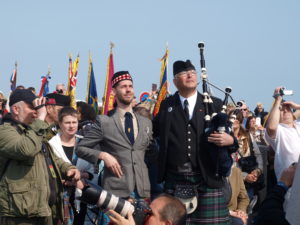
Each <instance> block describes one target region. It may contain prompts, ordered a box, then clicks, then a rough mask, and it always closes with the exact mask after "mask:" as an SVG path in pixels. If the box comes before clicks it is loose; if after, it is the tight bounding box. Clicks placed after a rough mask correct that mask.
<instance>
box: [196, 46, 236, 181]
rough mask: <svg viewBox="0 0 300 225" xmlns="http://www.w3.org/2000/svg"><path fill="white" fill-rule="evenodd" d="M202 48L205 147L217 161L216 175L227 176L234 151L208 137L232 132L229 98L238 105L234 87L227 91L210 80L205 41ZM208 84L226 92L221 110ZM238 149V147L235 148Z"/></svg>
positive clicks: (228, 88) (200, 48)
mask: <svg viewBox="0 0 300 225" xmlns="http://www.w3.org/2000/svg"><path fill="white" fill-rule="evenodd" d="M198 48H199V50H200V65H201V79H202V89H203V103H204V110H205V116H204V128H205V134H204V140H205V148H206V149H207V150H208V152H209V154H210V156H211V158H212V160H213V161H214V162H216V169H215V175H216V176H222V177H226V176H229V174H230V171H231V166H232V163H233V159H232V157H231V153H232V152H233V151H234V150H233V149H232V148H229V147H228V146H224V147H220V146H217V145H216V144H214V143H210V142H208V137H209V136H210V135H211V134H212V133H215V132H217V133H228V134H231V133H232V122H231V121H230V120H229V117H228V115H227V113H226V109H227V104H228V99H229V98H231V100H232V102H233V104H234V106H237V105H236V103H235V102H234V100H233V98H232V96H231V95H230V93H231V91H232V89H231V88H230V87H227V88H225V91H224V90H222V89H220V88H219V87H217V86H216V85H214V84H212V83H210V82H209V81H208V79H207V78H208V76H207V71H206V67H205V59H204V43H203V42H200V43H199V44H198ZM208 85H210V86H212V87H214V88H216V89H218V90H219V91H221V92H223V93H224V94H225V98H224V100H223V103H222V108H221V111H220V112H216V109H215V106H214V102H213V98H212V97H213V96H212V95H211V92H210V91H209V87H208ZM235 150H236V149H235Z"/></svg>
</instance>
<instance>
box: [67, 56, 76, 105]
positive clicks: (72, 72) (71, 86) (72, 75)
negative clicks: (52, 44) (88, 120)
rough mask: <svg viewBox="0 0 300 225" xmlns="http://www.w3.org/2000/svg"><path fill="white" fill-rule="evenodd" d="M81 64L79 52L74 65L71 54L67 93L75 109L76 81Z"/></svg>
mask: <svg viewBox="0 0 300 225" xmlns="http://www.w3.org/2000/svg"><path fill="white" fill-rule="evenodd" d="M78 66H79V54H78V55H77V57H76V59H75V61H74V63H73V65H72V56H71V55H70V56H69V71H68V78H69V79H68V90H67V95H69V96H70V98H71V104H70V106H72V107H73V108H74V109H76V83H77V74H78Z"/></svg>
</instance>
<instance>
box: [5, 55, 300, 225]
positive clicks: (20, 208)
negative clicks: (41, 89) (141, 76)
mask: <svg viewBox="0 0 300 225" xmlns="http://www.w3.org/2000/svg"><path fill="white" fill-rule="evenodd" d="M173 70H174V79H173V82H174V85H175V86H176V88H177V92H176V93H174V94H171V93H168V98H167V99H166V100H165V101H163V102H162V104H161V108H160V111H159V113H158V115H157V116H156V117H155V118H153V116H152V115H153V114H152V113H153V109H154V106H155V104H156V101H157V95H158V91H153V92H152V93H151V95H150V96H149V98H148V99H147V100H146V101H144V102H140V103H137V102H136V97H135V96H134V87H133V81H132V80H133V78H132V77H131V75H130V74H129V72H128V71H120V72H117V73H115V74H114V76H113V78H112V88H113V93H114V96H115V101H116V104H115V108H114V109H113V110H112V111H110V112H109V113H108V115H109V116H106V115H96V112H95V111H94V109H93V107H91V106H90V105H88V104H87V103H85V102H82V101H79V102H77V108H76V109H74V108H72V107H70V97H69V96H67V95H66V88H65V86H64V84H57V85H56V89H55V91H54V92H53V93H50V94H48V95H47V96H45V97H37V96H36V92H35V89H34V88H33V87H29V88H25V87H24V86H22V85H20V86H18V87H17V89H16V90H15V91H14V92H12V93H11V94H10V95H9V97H8V98H6V97H5V95H4V93H2V92H0V124H1V125H0V164H1V166H0V224H49V225H51V224H54V225H59V224H68V225H69V224H98V225H106V224H118V225H128V224H129V225H133V224H136V220H135V213H134V212H132V211H129V213H128V214H127V215H122V213H121V210H120V209H117V208H116V207H115V206H116V203H113V204H112V205H110V207H109V208H110V210H109V211H107V210H105V209H103V208H102V207H101V204H104V201H109V199H105V200H103V199H101V198H100V196H99V201H98V200H97V201H95V202H94V203H97V204H94V205H91V204H90V203H89V202H85V201H80V196H81V195H82V193H84V191H85V188H86V187H87V186H93V185H98V186H101V187H102V188H104V190H105V191H107V192H108V193H111V194H113V196H115V197H114V198H116V199H117V197H120V198H122V199H125V200H128V201H130V202H132V203H133V204H134V203H136V202H140V201H141V202H144V203H146V204H147V205H148V207H149V213H147V216H145V218H146V217H147V220H145V221H144V224H148V225H152V224H153V225H154V224H233V225H248V224H249V225H251V224H257V225H262V224H264V225H267V224H272V225H276V224H292V225H294V224H297V223H298V222H299V218H298V217H299V216H298V215H297V213H293V212H295V210H296V211H297V210H298V209H299V206H298V205H299V198H297V195H298V191H297V189H299V185H300V174H299V173H300V172H299V171H298V170H299V169H298V170H297V165H298V160H299V155H300V144H299V143H300V121H299V120H298V119H297V118H298V116H297V115H298V114H299V110H300V105H299V104H297V103H294V102H291V101H284V100H283V98H284V96H283V95H282V92H281V88H280V87H278V88H276V89H275V91H274V93H273V98H274V102H273V105H272V108H271V110H270V112H267V111H265V109H264V107H263V104H262V103H257V106H256V108H255V109H253V111H251V110H250V109H249V107H248V106H247V104H246V101H244V100H241V101H239V103H238V104H237V106H236V105H234V104H232V103H229V104H228V105H227V108H226V114H227V116H228V120H229V121H230V124H231V128H232V132H230V133H218V132H214V133H212V134H210V136H209V137H208V138H207V140H206V142H208V143H210V144H212V145H213V146H215V147H216V148H218V149H219V151H225V154H227V156H229V157H230V159H232V161H231V163H232V164H230V165H231V168H230V169H229V171H226V172H228V176H220V175H219V174H218V171H217V170H216V168H220V166H222V165H219V163H221V159H222V157H223V155H224V154H223V155H221V154H220V155H218V156H217V157H215V158H212V157H211V155H210V154H208V152H207V149H206V148H208V147H207V146H210V145H209V144H206V142H205V140H204V139H205V138H204V137H205V135H204V133H205V130H204V125H203V124H204V112H203V111H204V106H203V102H204V100H203V99H204V98H205V95H202V94H201V93H199V92H198V91H197V90H196V88H197V84H198V82H197V73H196V71H195V68H194V66H193V64H192V63H191V62H190V61H189V60H187V61H176V62H175V63H174V68H173ZM203 96H204V97H203ZM270 96H271V94H270ZM202 98H203V99H202ZM212 100H213V102H214V103H213V104H214V106H215V108H216V109H221V103H222V102H221V101H220V100H219V99H217V98H213V97H212ZM270 101H272V98H271V97H270ZM101 111H102V110H101V109H100V110H99V112H101ZM199 118H201V119H199ZM202 118H203V119H202ZM221 149H222V150H221ZM224 149H225V150H224ZM220 157H221V158H220ZM216 171H217V172H216ZM294 177H295V179H294ZM293 181H295V182H294V185H293ZM95 187H96V186H95ZM225 189H226V190H225ZM36 193H39V194H36ZM174 196H175V197H174ZM97 197H98V196H97V195H95V198H97ZM297 201H298V202H297ZM100 202H101V203H100ZM32 207H33V208H32ZM118 210H119V211H118Z"/></svg>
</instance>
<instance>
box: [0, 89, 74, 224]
mask: <svg viewBox="0 0 300 225" xmlns="http://www.w3.org/2000/svg"><path fill="white" fill-rule="evenodd" d="M9 106H10V109H11V114H10V116H7V117H4V120H3V124H2V125H0V224H1V225H10V224H24V225H27V224H34V225H39V224H46V225H52V224H61V223H62V222H63V219H64V217H63V211H62V210H63V203H62V180H63V179H66V178H67V177H70V178H72V180H74V181H78V180H79V178H80V172H79V171H78V170H77V169H76V168H75V167H74V166H72V165H71V164H69V163H66V162H64V161H63V160H62V159H59V158H57V157H56V156H55V154H54V153H53V152H52V150H51V147H50V146H49V144H48V142H47V141H46V140H45V139H44V134H45V133H46V130H47V127H48V125H47V123H45V122H44V120H45V117H46V114H47V111H46V108H45V98H43V97H42V98H36V96H35V95H34V94H33V93H32V92H31V91H30V90H27V89H17V90H15V91H14V92H13V93H12V94H11V96H10V98H9Z"/></svg>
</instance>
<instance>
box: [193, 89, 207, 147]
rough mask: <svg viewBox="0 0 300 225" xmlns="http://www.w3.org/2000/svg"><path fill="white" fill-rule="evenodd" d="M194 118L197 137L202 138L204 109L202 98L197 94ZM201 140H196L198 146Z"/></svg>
mask: <svg viewBox="0 0 300 225" xmlns="http://www.w3.org/2000/svg"><path fill="white" fill-rule="evenodd" d="M194 111H195V112H194V116H196V121H197V122H196V123H197V137H202V133H203V129H204V126H203V125H204V114H205V108H204V105H203V97H202V95H201V94H200V93H199V92H198V95H197V101H196V105H195V109H194ZM200 140H201V138H197V143H198V144H199V142H200Z"/></svg>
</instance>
